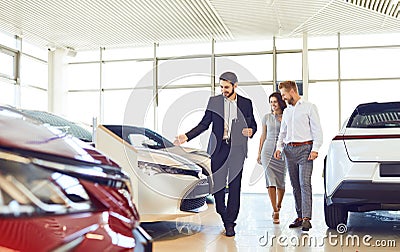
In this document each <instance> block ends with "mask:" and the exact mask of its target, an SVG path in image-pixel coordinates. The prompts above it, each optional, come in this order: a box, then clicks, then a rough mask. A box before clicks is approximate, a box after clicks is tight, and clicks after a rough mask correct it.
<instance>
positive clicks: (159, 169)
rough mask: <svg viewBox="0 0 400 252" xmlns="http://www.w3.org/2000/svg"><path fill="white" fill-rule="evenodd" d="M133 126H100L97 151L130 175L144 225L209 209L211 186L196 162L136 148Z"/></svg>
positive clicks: (170, 154)
mask: <svg viewBox="0 0 400 252" xmlns="http://www.w3.org/2000/svg"><path fill="white" fill-rule="evenodd" d="M131 133H132V132H131V131H130V128H129V126H122V125H119V126H116V125H113V126H107V125H99V126H98V127H97V129H96V138H95V145H96V148H97V149H98V150H100V151H102V152H103V153H105V154H106V155H107V156H109V157H111V159H113V160H114V161H116V162H117V163H118V164H119V165H120V166H121V167H122V169H123V170H124V171H125V172H127V173H128V174H129V175H130V178H131V181H132V187H133V188H134V189H133V190H134V191H135V192H137V193H135V194H134V200H135V202H137V205H136V206H137V208H138V210H139V213H140V217H141V220H142V221H160V220H171V219H175V218H177V217H183V216H187V215H190V214H193V213H197V212H200V211H204V210H205V209H207V204H206V197H207V196H208V195H209V193H210V184H209V180H208V178H207V176H206V175H204V174H203V172H202V167H200V166H199V165H198V164H196V163H195V162H193V161H191V160H189V159H187V158H185V157H182V156H180V155H176V154H174V153H172V152H169V151H163V150H157V149H151V148H135V147H134V146H133V145H131V144H130V142H129V141H127V140H126V139H129V135H130V134H131Z"/></svg>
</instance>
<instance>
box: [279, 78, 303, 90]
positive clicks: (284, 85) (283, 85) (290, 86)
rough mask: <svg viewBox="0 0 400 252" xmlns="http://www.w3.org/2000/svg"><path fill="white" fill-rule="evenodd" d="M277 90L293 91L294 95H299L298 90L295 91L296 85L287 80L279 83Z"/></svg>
mask: <svg viewBox="0 0 400 252" xmlns="http://www.w3.org/2000/svg"><path fill="white" fill-rule="evenodd" d="M278 88H279V89H282V88H284V89H286V90H288V91H289V90H290V89H293V90H294V91H295V92H296V93H299V91H298V89H297V84H296V82H295V81H291V80H287V81H282V82H281V83H279V87H278Z"/></svg>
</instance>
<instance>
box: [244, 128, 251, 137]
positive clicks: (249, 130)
mask: <svg viewBox="0 0 400 252" xmlns="http://www.w3.org/2000/svg"><path fill="white" fill-rule="evenodd" d="M242 134H243V136H245V137H251V136H252V135H253V129H252V128H243V130H242Z"/></svg>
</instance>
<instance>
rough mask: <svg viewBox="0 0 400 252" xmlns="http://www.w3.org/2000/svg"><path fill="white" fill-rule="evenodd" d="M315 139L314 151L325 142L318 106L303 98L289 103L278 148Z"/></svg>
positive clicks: (283, 116)
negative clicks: (292, 103)
mask: <svg viewBox="0 0 400 252" xmlns="http://www.w3.org/2000/svg"><path fill="white" fill-rule="evenodd" d="M306 141H313V146H312V151H317V152H318V151H319V149H320V148H321V146H322V142H323V135H322V127H321V123H320V120H319V115H318V110H317V107H316V106H315V105H314V104H312V103H310V102H307V101H304V100H303V99H300V100H298V101H297V102H296V104H295V105H294V106H292V105H289V106H288V107H287V108H286V109H285V110H284V111H283V115H282V122H281V129H280V132H279V136H278V142H277V148H276V149H277V150H280V151H282V149H283V144H287V143H291V142H306Z"/></svg>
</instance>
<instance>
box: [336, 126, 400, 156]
mask: <svg viewBox="0 0 400 252" xmlns="http://www.w3.org/2000/svg"><path fill="white" fill-rule="evenodd" d="M337 138H339V139H338V140H343V141H344V144H345V146H346V151H347V154H348V156H349V158H350V159H351V160H352V161H370V162H373V161H384V162H392V161H400V156H399V154H398V146H400V128H390V129H360V128H357V129H352V128H347V129H346V130H345V132H344V134H342V135H340V136H338V137H337Z"/></svg>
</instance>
